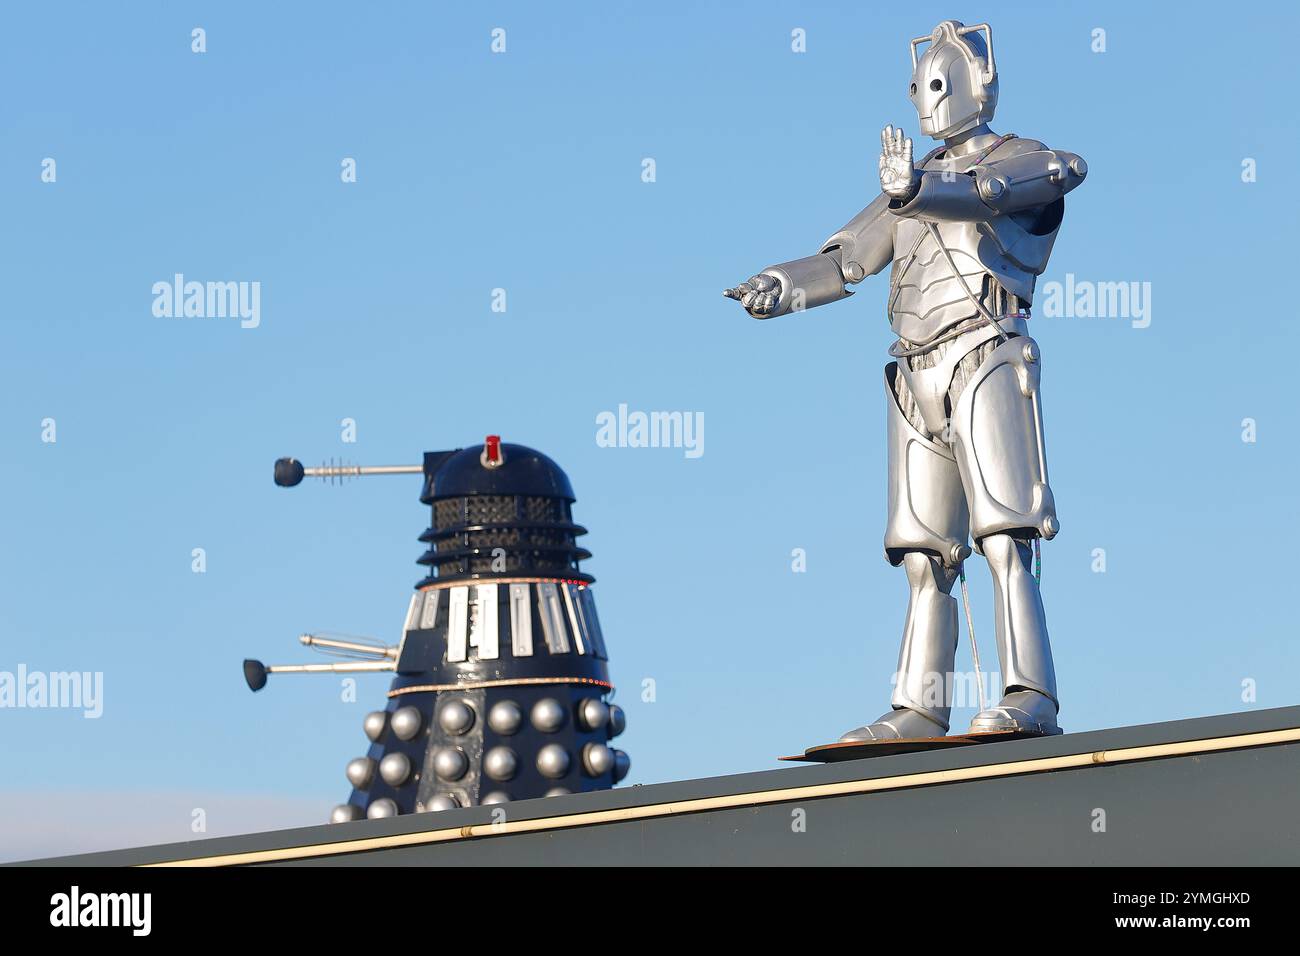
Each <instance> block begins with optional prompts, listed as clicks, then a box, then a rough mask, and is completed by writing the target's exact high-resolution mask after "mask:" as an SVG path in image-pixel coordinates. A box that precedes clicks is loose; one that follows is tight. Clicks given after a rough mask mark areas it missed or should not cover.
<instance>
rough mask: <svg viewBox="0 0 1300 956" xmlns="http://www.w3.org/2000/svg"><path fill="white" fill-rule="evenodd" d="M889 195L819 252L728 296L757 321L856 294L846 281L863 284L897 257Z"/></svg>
mask: <svg viewBox="0 0 1300 956" xmlns="http://www.w3.org/2000/svg"><path fill="white" fill-rule="evenodd" d="M889 202H890V199H889V197H888V196H886V195H884V194H883V193H882V194H881V195H880V196H877V197H876V199H875V201H874V202H872V203H871V204H870V205H869V206H867V208H866V209H863V210H862V211H861V212H860V213H858V214H857V215H856V216H854V217H853V219H852V220H850V221H849V223H848V225H846V226H845V227H844V228H843V229H841V230H840V231H839V232H837V233H835V235H833V236H831V237H830V238H829V239H827V240H826V242H824V243H823V244H822V247H821V250H820V251H819V252H818V253H817V254H816V255H815V256H808V257H807V258H806V259H795V260H794V261H793V262H783V263H781V264H780V265H775V266H768V267H767V268H766V269H764V270H763V271H762V272H760V273H759V274H758V275H756V276H754V277H753V278H752V279H750V280H749V281H748V282H742V283H741V284H740V285H738V286H736V288H734V289H727V290H726V291H725V292H724V293H723V295H726V296H728V297H730V298H732V299H737V300H738V301H739V302H740V303H741V304H742V305H744V307H745V308H746V309H747V310H748V311H749V314H750V315H752V316H753V317H754V318H756V319H770V318H772V317H773V316H777V315H784V314H785V313H786V312H798V311H801V310H803V309H811V308H814V307H816V306H819V305H825V304H826V303H828V302H835V301H837V300H839V299H843V298H845V297H846V296H850V295H852V294H853V293H852V292H851V291H850V290H848V289H846V288H844V286H845V284H846V283H857V282H861V281H862V280H863V279H865V278H866V277H867V276H869V275H875V274H876V273H877V272H879V271H880V270H881V269H883V268H885V266H887V265H889V263H890V262H891V261H892V260H893V257H894V240H893V221H892V216H891V215H890V212H889Z"/></svg>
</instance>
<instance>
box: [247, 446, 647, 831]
mask: <svg viewBox="0 0 1300 956" xmlns="http://www.w3.org/2000/svg"><path fill="white" fill-rule="evenodd" d="M416 472H419V473H422V474H423V475H424V486H423V489H422V491H421V494H420V501H421V503H422V504H425V505H428V506H429V508H430V511H431V513H432V521H431V523H430V526H429V528H428V529H427V530H426V531H425V532H424V534H422V535H420V540H421V541H422V542H424V543H425V544H426V545H427V546H428V550H427V551H425V553H424V554H423V555H422V556H421V557H420V559H419V563H420V564H422V565H424V566H425V567H427V569H428V574H427V576H426V577H425V578H424V579H423V580H422V581H420V582H419V583H418V584H417V585H416V587H415V594H414V595H412V597H411V602H410V605H409V607H408V609H407V614H406V620H405V625H404V627H403V634H402V640H401V643H400V644H399V645H398V646H397V647H387V646H384V645H382V644H379V643H375V642H370V641H367V640H363V639H349V640H338V639H334V638H326V637H321V636H317V635H304V636H303V637H302V639H301V640H302V642H303V643H304V644H308V645H310V646H313V647H316V648H317V649H319V650H322V651H325V652H327V653H332V654H336V655H343V656H346V657H350V658H352V660H351V661H350V662H345V663H333V664H311V665H287V666H285V665H282V666H272V667H267V666H265V665H263V664H262V663H260V662H259V661H245V662H244V675H245V678H246V680H247V681H248V684H249V686H250V687H251V688H252V689H253V690H258V689H260V688H261V687H262V686H264V685H265V683H266V677H267V674H270V673H277V672H285V671H329V672H335V673H337V672H357V671H394V672H396V677H395V679H394V680H393V683H392V685H391V687H390V689H389V691H388V707H387V708H386V709H385V710H382V711H373V712H371V713H370V714H368V715H366V717H365V719H364V721H363V730H364V732H365V736H366V738H367V739H368V740H369V742H370V747H369V751H368V753H367V754H366V755H365V756H364V757H358V758H356V759H354V760H353V761H351V762H350V763H349V764H348V765H347V774H346V776H347V779H348V781H349V782H350V783H351V784H352V787H353V789H352V794H351V797H350V798H349V800H348V802H347V803H346V804H342V805H340V806H339V807H336V808H335V810H334V812H333V814H332V815H331V820H332V821H333V822H336V823H344V822H348V821H352V820H359V819H362V818H365V817H368V818H371V819H374V818H378V817H387V816H396V815H398V814H407V813H420V812H426V811H436V810H448V809H453V808H455V807H469V806H476V805H490V804H499V803H506V802H512V801H516V800H527V799H532V798H536V797H547V796H556V795H560V794H566V793H581V792H583V791H590V790H606V789H608V788H610V787H612V786H614V785H615V784H616V783H618V782H619V781H620V780H622V779H623V777H625V776H626V775H627V772H628V769H629V767H630V761H629V759H628V756H627V754H625V753H623V752H622V751H621V750H616V749H614V748H613V747H612V746H611V742H612V740H613V738H615V737H617V736H618V735H619V734H620V733H622V731H623V728H624V726H625V724H626V717H625V715H624V713H623V711H622V709H621V708H619V707H618V706H617V705H614V704H612V703H610V702H609V701H608V700H607V697H608V696H609V695H610V694H611V693H612V691H613V687H612V685H611V684H610V682H609V672H608V656H607V653H606V649H605V639H604V635H603V634H602V633H601V629H600V621H599V619H598V618H597V616H596V605H595V601H594V599H593V596H592V584H593V583H594V581H595V579H594V578H593V577H592V576H591V575H590V574H588V573H586V572H585V571H583V570H581V567H580V564H581V562H583V561H585V560H587V559H588V558H590V557H591V553H590V552H589V551H587V550H585V549H584V548H581V547H579V546H578V545H577V544H576V540H577V538H578V537H579V536H580V535H583V534H585V533H586V529H585V528H583V527H581V526H580V525H577V524H574V523H573V518H572V513H571V512H572V506H573V503H574V501H575V498H574V494H573V489H572V487H571V486H570V484H569V479H568V476H567V475H565V473H564V472H563V471H562V470H561V469H560V467H559V466H558V465H556V464H555V462H553V461H551V459H549V458H547V457H546V456H545V455H543V454H541V453H540V452H537V451H534V450H533V449H531V448H525V447H523V446H522V445H507V444H503V443H502V442H501V441H500V439H499V438H497V437H496V436H488V438H487V440H486V441H484V443H483V444H482V445H476V446H474V447H471V448H462V449H458V450H456V451H444V452H426V453H425V455H424V463H423V465H420V466H403V465H399V466H386V467H360V466H355V465H338V464H335V465H323V466H321V467H319V468H304V467H303V466H302V465H301V464H300V463H299V462H297V461H295V460H294V459H280V460H279V461H277V462H276V467H275V480H276V484H278V485H282V486H286V487H291V486H293V485H297V484H298V483H300V482H301V481H302V479H303V478H304V477H320V478H324V479H327V480H339V479H343V478H349V477H355V476H360V475H367V474H410V473H416Z"/></svg>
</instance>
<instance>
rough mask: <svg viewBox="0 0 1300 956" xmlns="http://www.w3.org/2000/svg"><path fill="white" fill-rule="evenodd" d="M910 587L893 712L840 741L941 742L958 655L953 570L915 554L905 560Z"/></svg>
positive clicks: (950, 709) (846, 735)
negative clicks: (935, 739)
mask: <svg viewBox="0 0 1300 956" xmlns="http://www.w3.org/2000/svg"><path fill="white" fill-rule="evenodd" d="M903 568H904V570H906V572H907V581H908V584H909V585H910V587H911V598H910V600H909V601H908V603H907V621H906V623H905V624H904V627H903V646H902V649H901V650H900V651H899V655H898V674H897V675H896V677H897V679H896V681H895V684H894V695H893V699H892V700H891V701H890V703H891V704H892V705H893V709H892V710H891V711H890V712H889V713H887V714H884V715H882V716H881V717H880V718H879V719H877V720H876V721H874V722H873V723H870V724H867V725H866V726H865V727H858V728H856V729H855V730H850V731H849V732H848V733H847V734H845V735H844V736H842V737H841V738H840V740H842V741H855V740H897V739H899V738H915V737H942V736H944V735H945V734H947V733H948V718H949V714H950V713H951V711H952V707H951V690H952V669H953V658H954V657H955V655H956V652H957V602H956V600H955V599H954V598H952V596H951V595H949V593H948V592H949V591H951V590H952V585H953V582H954V581H956V579H957V572H956V571H955V570H954V569H950V568H946V567H944V565H943V564H942V563H941V562H940V561H939V560H938V559H936V558H932V557H929V556H928V555H926V554H923V553H921V552H919V551H913V552H909V553H908V554H907V555H905V556H904V558H903Z"/></svg>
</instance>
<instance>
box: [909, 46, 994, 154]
mask: <svg viewBox="0 0 1300 956" xmlns="http://www.w3.org/2000/svg"><path fill="white" fill-rule="evenodd" d="M981 33H982V34H983V35H982V36H981ZM922 43H929V44H930V48H929V49H928V50H926V51H925V53H924V54H922V55H921V57H920V58H919V59H918V58H917V53H916V49H917V47H918V46H920V45H921V44H922ZM908 95H909V97H910V98H911V100H912V105H913V106H915V107H916V114H917V116H918V117H919V118H920V120H921V132H922V133H924V134H925V135H926V136H929V137H931V138H932V139H948V138H949V137H952V136H957V135H960V134H961V133H965V132H967V131H969V130H972V129H975V128H976V127H977V126H982V125H984V124H985V123H987V122H988V121H989V120H991V119H992V118H993V110H994V109H995V108H996V107H997V105H998V70H997V65H996V64H995V62H994V60H993V31H992V30H991V29H989V25H988V24H987V23H977V24H975V25H974V26H970V27H968V26H965V25H963V24H962V23H961V22H959V21H957V20H944V21H943V22H942V23H940V24H939V25H938V26H937V27H935V28H934V31H933V32H932V33H931V34H930V35H929V36H924V37H917V38H916V39H915V40H913V41H912V85H911V87H910V88H909V90H908Z"/></svg>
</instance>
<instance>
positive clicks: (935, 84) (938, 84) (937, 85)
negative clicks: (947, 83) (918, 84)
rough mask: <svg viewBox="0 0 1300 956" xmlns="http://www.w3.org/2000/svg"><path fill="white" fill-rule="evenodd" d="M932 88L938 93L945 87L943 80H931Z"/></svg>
mask: <svg viewBox="0 0 1300 956" xmlns="http://www.w3.org/2000/svg"><path fill="white" fill-rule="evenodd" d="M930 89H932V90H934V91H935V92H936V93H938V92H939V91H940V90H942V89H943V80H931V81H930Z"/></svg>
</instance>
